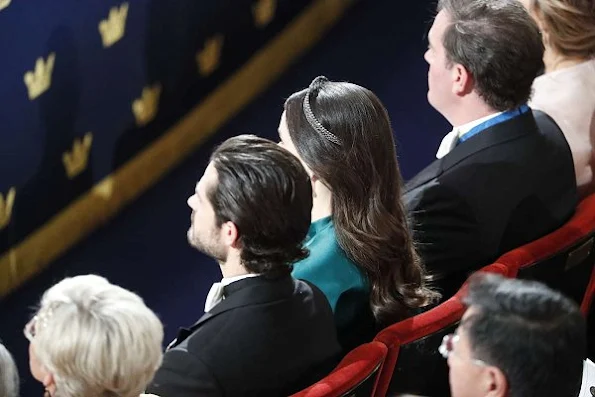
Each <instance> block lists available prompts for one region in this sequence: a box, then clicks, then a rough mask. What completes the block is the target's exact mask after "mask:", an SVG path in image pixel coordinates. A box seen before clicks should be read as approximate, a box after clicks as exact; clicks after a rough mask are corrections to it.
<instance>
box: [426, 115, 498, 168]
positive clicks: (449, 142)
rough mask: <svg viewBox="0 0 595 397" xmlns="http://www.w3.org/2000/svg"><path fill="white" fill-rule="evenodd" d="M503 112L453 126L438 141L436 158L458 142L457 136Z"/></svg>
mask: <svg viewBox="0 0 595 397" xmlns="http://www.w3.org/2000/svg"><path fill="white" fill-rule="evenodd" d="M502 113H503V112H498V113H493V114H490V115H488V116H485V117H482V118H480V119H477V120H473V121H470V122H468V123H465V124H463V125H460V126H458V127H453V128H452V131H450V132H449V133H448V134H446V136H445V137H444V138H442V142H441V143H440V147H439V148H438V151H437V152H436V158H438V159H441V158H442V157H444V156H446V155H447V154H448V153H450V151H451V150H452V149H453V148H454V147H455V145H456V143H457V142H458V140H459V138H461V137H462V136H463V135H465V134H466V133H468V132H469V131H471V129H472V128H473V127H476V126H478V125H480V124H481V123H483V122H484V121H488V120H489V119H492V118H494V117H497V116H499V115H501V114H502Z"/></svg>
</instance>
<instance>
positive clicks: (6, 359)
mask: <svg viewBox="0 0 595 397" xmlns="http://www.w3.org/2000/svg"><path fill="white" fill-rule="evenodd" d="M18 395H19V373H18V372H17V366H16V364H15V363H14V360H13V359H12V356H11V355H10V353H9V351H8V350H7V349H6V347H4V345H3V344H2V343H0V397H18Z"/></svg>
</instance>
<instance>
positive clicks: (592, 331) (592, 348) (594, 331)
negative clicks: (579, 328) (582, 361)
mask: <svg viewBox="0 0 595 397" xmlns="http://www.w3.org/2000/svg"><path fill="white" fill-rule="evenodd" d="M594 301H595V268H593V272H592V273H591V280H590V281H589V285H588V286H587V291H586V292H585V297H584V298H583V303H582V305H581V312H583V314H584V315H585V316H586V317H587V335H588V337H587V342H588V354H589V358H590V359H591V360H593V361H595V338H593V336H592V335H595V302H594Z"/></svg>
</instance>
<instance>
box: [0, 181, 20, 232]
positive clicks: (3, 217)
mask: <svg viewBox="0 0 595 397" xmlns="http://www.w3.org/2000/svg"><path fill="white" fill-rule="evenodd" d="M16 194H17V192H16V190H15V188H14V187H11V188H10V189H9V190H8V194H7V195H6V199H5V198H4V195H3V194H1V193H0V230H2V229H4V228H5V227H6V225H8V224H9V223H10V218H11V217H12V206H13V205H14V198H15V196H16Z"/></svg>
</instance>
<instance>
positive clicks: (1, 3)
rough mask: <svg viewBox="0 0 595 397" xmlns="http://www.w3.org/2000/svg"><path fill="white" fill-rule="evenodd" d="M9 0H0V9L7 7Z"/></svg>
mask: <svg viewBox="0 0 595 397" xmlns="http://www.w3.org/2000/svg"><path fill="white" fill-rule="evenodd" d="M11 1H12V0H0V11H2V10H3V9H5V8H6V7H8V6H9V5H10V2H11Z"/></svg>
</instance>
